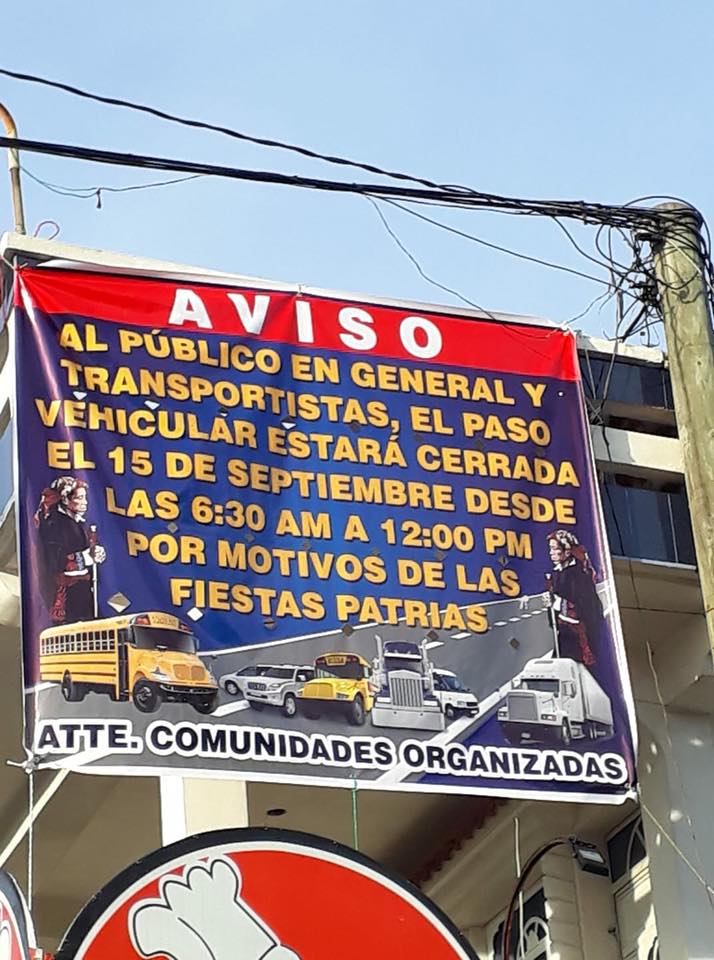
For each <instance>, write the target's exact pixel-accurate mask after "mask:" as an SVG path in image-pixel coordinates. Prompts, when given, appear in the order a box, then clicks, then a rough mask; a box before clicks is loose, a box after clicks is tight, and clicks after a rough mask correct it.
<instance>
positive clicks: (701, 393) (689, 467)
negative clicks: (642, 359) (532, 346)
mask: <svg viewBox="0 0 714 960" xmlns="http://www.w3.org/2000/svg"><path fill="white" fill-rule="evenodd" d="M657 209H658V210H659V211H661V212H662V213H663V214H665V216H664V217H663V220H664V224H665V226H664V233H663V235H662V237H661V238H660V240H659V242H657V243H655V244H654V245H653V247H654V261H655V274H656V277H657V286H658V290H659V297H660V303H661V306H662V318H663V320H664V329H665V337H666V340H667V355H668V358H669V370H670V376H671V380H672V394H673V396H674V408H675V412H676V416H677V427H678V430H679V438H680V442H681V445H682V458H683V460H684V475H685V481H686V486H687V495H688V497H689V509H690V513H691V517H692V529H693V531H694V547H695V550H696V556H697V565H698V568H699V579H700V582H701V588H702V597H703V600H704V612H705V616H706V621H707V630H708V632H709V644H710V647H711V648H712V649H714V332H713V331H712V324H711V315H710V311H709V298H708V296H707V289H706V282H705V278H704V264H703V262H702V257H701V254H700V228H701V224H702V218H701V216H700V214H699V213H698V212H697V211H696V210H694V209H692V208H691V207H688V206H686V205H685V204H682V203H664V204H660V205H659V206H658V207H657Z"/></svg>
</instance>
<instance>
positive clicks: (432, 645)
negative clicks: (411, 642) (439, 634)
mask: <svg viewBox="0 0 714 960" xmlns="http://www.w3.org/2000/svg"><path fill="white" fill-rule="evenodd" d="M443 646H444V641H443V640H432V641H431V642H430V643H427V645H426V646H425V647H424V649H425V650H433V649H434V648H435V647H443Z"/></svg>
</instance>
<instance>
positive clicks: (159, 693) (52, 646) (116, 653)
mask: <svg viewBox="0 0 714 960" xmlns="http://www.w3.org/2000/svg"><path fill="white" fill-rule="evenodd" d="M196 647H197V643H196V638H195V637H194V635H193V633H192V632H191V628H190V627H189V626H187V625H186V624H185V623H182V622H181V621H180V620H179V619H177V618H176V617H174V616H172V615H171V614H169V613H138V614H134V615H133V616H125V617H110V618H108V619H105V620H87V621H85V622H79V623H67V624H65V625H63V626H61V627H50V628H49V629H48V630H43V631H42V633H41V634H40V679H41V680H48V681H50V682H52V683H59V684H61V689H62V695H63V697H64V698H65V700H67V701H68V702H70V703H74V702H78V701H80V700H83V699H84V697H85V696H86V694H87V693H89V692H90V691H94V692H96V693H107V694H109V696H110V697H111V698H112V700H132V701H133V703H134V705H135V706H136V708H137V709H138V710H140V711H141V712H142V713H153V712H154V710H157V709H158V707H159V705H160V704H161V703H162V702H163V701H179V702H183V703H190V704H191V706H193V707H194V708H195V709H196V710H198V712H199V713H211V711H212V710H213V709H214V707H215V706H216V699H217V696H218V685H217V684H216V681H215V679H214V677H213V675H212V674H211V672H210V670H208V669H207V668H206V667H205V666H204V665H203V663H201V661H200V660H199V658H198V656H197V655H196Z"/></svg>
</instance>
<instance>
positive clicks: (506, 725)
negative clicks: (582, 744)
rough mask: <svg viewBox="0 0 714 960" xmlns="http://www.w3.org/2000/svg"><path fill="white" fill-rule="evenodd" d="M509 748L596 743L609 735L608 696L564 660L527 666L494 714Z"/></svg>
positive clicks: (575, 664)
mask: <svg viewBox="0 0 714 960" xmlns="http://www.w3.org/2000/svg"><path fill="white" fill-rule="evenodd" d="M498 720H499V723H500V724H501V729H502V730H503V734H504V736H505V738H506V740H508V742H509V743H512V744H517V745H518V744H523V743H533V742H552V741H559V742H560V743H562V744H564V745H567V744H569V743H570V742H571V740H580V739H582V738H587V739H589V740H596V739H598V738H599V737H602V738H607V737H611V736H612V735H613V724H612V707H611V705H610V700H609V698H608V696H607V694H606V693H605V692H604V691H603V689H602V688H601V687H600V685H599V684H598V682H597V680H596V679H595V678H594V677H593V675H592V674H591V673H590V672H589V671H588V670H587V669H586V667H585V666H584V665H583V664H582V663H578V662H577V661H575V660H568V659H565V658H558V659H543V660H530V661H529V662H528V663H527V664H526V665H525V667H524V669H523V671H522V672H521V673H520V674H519V675H518V676H517V677H516V678H515V679H514V681H513V687H512V689H511V690H509V691H508V693H507V694H506V698H505V700H504V702H503V703H502V705H501V706H500V707H499V708H498Z"/></svg>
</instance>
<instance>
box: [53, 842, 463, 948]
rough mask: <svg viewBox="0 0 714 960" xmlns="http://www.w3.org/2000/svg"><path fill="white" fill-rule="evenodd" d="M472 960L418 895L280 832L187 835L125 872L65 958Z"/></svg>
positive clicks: (73, 934) (85, 915) (328, 846)
mask: <svg viewBox="0 0 714 960" xmlns="http://www.w3.org/2000/svg"><path fill="white" fill-rule="evenodd" d="M108 957H111V958H112V960H136V958H137V957H141V958H145V960H148V958H152V960H336V958H337V960H370V958H373V957H383V958H395V960H396V958H402V957H409V958H410V960H476V955H475V954H474V952H473V950H472V949H471V948H470V947H469V945H468V944H467V943H466V941H465V940H464V939H463V938H462V937H461V935H460V934H459V932H458V930H457V929H456V928H455V927H454V926H453V924H452V923H451V922H450V921H449V920H448V919H447V918H446V917H445V916H444V914H442V913H441V911H440V910H439V909H438V908H437V907H436V906H434V904H432V903H431V902H430V901H428V900H427V899H426V898H425V897H424V896H423V895H422V894H421V893H420V892H419V891H418V890H417V889H416V887H413V886H411V885H410V884H408V883H406V882H405V881H404V880H401V879H400V878H398V877H396V876H395V875H393V874H391V873H389V872H387V871H385V870H384V869H383V868H382V867H381V866H379V865H378V864H377V863H375V862H374V861H372V860H369V859H368V858H367V857H364V856H361V855H360V854H357V853H355V852H354V851H353V850H351V849H349V848H348V847H343V846H342V845H341V844H337V843H332V842H331V841H328V840H323V839H321V838H319V837H313V836H310V835H308V834H302V833H293V832H291V831H284V830H268V829H265V830H249V829H247V830H225V831H216V832H213V833H206V834H199V835H198V836H195V837H189V838H188V839H186V840H181V841H179V842H178V843H175V844H172V845H171V846H169V847H164V848H163V849H161V850H158V851H156V852H155V853H152V854H150V855H149V856H148V857H145V858H143V859H142V860H140V861H139V862H138V863H136V864H134V865H133V866H132V867H129V868H128V869H127V870H125V871H124V872H123V873H121V874H119V876H118V877H116V878H115V879H114V880H113V881H111V883H109V884H108V885H107V886H106V887H105V888H104V889H103V890H102V891H101V892H100V893H99V894H98V895H97V896H96V897H95V898H94V899H93V900H92V901H91V902H90V903H89V904H88V905H87V906H86V907H85V908H84V910H83V911H82V912H81V913H80V914H79V916H78V917H77V919H76V920H75V922H74V924H73V925H72V927H71V928H70V930H69V932H68V933H67V935H66V936H65V938H64V941H63V943H62V945H61V947H60V950H59V952H58V954H57V960H107V958H108Z"/></svg>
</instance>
